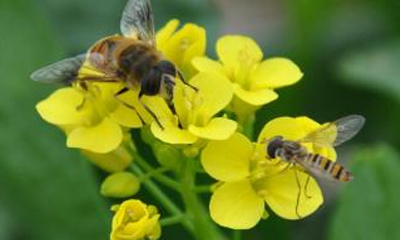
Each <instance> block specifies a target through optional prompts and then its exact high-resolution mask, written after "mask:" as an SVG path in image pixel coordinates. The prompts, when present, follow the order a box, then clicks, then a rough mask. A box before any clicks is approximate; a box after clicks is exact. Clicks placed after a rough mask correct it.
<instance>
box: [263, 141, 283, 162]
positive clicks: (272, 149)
mask: <svg viewBox="0 0 400 240" xmlns="http://www.w3.org/2000/svg"><path fill="white" fill-rule="evenodd" d="M283 143H284V141H283V137H282V136H276V137H273V138H271V140H269V141H268V142H267V146H266V148H267V149H266V150H267V154H268V157H269V158H276V150H277V149H279V148H281V147H282V145H283Z"/></svg>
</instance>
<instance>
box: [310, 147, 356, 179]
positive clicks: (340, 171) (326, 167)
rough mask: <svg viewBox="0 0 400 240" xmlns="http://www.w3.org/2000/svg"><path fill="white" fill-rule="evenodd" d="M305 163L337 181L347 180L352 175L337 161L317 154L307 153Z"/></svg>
mask: <svg viewBox="0 0 400 240" xmlns="http://www.w3.org/2000/svg"><path fill="white" fill-rule="evenodd" d="M306 164H307V165H309V166H310V167H311V168H313V169H317V171H319V172H321V173H324V175H326V176H327V177H330V178H333V179H335V180H337V181H341V182H348V181H351V180H352V179H353V176H352V175H351V173H350V172H349V171H347V170H346V169H345V168H344V167H343V166H342V165H340V164H339V163H336V162H333V161H331V160H329V159H328V158H326V157H324V156H321V155H319V154H312V153H308V154H307V159H306Z"/></svg>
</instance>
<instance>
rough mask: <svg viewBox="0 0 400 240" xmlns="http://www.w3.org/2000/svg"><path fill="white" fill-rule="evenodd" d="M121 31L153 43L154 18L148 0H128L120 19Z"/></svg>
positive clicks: (128, 35)
mask: <svg viewBox="0 0 400 240" xmlns="http://www.w3.org/2000/svg"><path fill="white" fill-rule="evenodd" d="M121 32H122V34H123V35H124V36H126V37H133V38H137V39H139V40H142V41H145V42H148V43H149V44H152V45H153V46H154V45H155V34H154V19H153V12H152V10H151V4H150V0H129V2H128V3H127V4H126V7H125V9H124V12H123V13H122V19H121Z"/></svg>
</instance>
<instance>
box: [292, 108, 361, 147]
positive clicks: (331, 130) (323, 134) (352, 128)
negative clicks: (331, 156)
mask: <svg viewBox="0 0 400 240" xmlns="http://www.w3.org/2000/svg"><path fill="white" fill-rule="evenodd" d="M364 122H365V118H364V117H363V116H360V115H349V116H346V117H343V118H340V119H338V120H336V121H335V122H332V123H328V124H326V125H324V126H322V127H321V128H320V129H318V130H316V131H314V132H311V133H309V134H307V135H306V136H305V137H304V138H302V139H301V140H300V142H312V143H314V144H316V145H318V146H321V147H327V146H338V145H340V144H342V143H344V142H346V141H347V140H349V139H351V138H352V137H354V136H355V135H356V134H357V133H358V131H360V129H361V128H362V127H363V126H364Z"/></svg>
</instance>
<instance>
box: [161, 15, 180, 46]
mask: <svg viewBox="0 0 400 240" xmlns="http://www.w3.org/2000/svg"><path fill="white" fill-rule="evenodd" d="M178 26H179V21H178V20H177V19H172V20H171V21H169V22H168V23H167V24H166V25H165V26H164V27H163V28H161V29H160V30H159V31H158V32H157V35H156V43H157V48H158V49H163V48H164V46H165V44H166V42H167V41H168V40H169V39H170V38H171V36H172V34H174V32H175V30H176V29H177V28H178Z"/></svg>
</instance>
